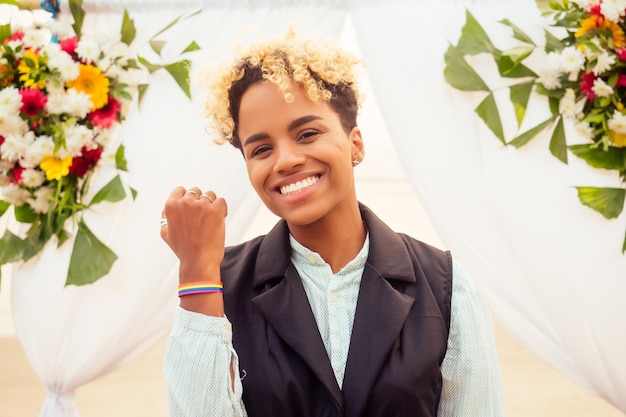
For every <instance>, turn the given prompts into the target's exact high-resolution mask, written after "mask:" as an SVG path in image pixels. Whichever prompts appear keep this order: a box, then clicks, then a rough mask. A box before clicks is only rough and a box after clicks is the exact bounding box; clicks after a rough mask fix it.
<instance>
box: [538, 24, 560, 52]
mask: <svg viewBox="0 0 626 417" xmlns="http://www.w3.org/2000/svg"><path fill="white" fill-rule="evenodd" d="M543 33H544V35H545V37H546V42H545V46H544V49H545V51H546V53H550V52H554V51H560V50H562V49H563V48H564V45H563V43H562V42H561V40H560V39H559V38H557V37H556V36H554V35H553V34H552V33H550V32H549V31H548V30H547V29H544V30H543Z"/></svg>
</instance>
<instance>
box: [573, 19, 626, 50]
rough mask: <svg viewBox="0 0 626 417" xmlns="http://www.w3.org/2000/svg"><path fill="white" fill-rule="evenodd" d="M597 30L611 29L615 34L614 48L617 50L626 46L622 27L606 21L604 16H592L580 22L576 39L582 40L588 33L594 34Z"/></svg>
mask: <svg viewBox="0 0 626 417" xmlns="http://www.w3.org/2000/svg"><path fill="white" fill-rule="evenodd" d="M596 29H599V30H606V29H609V30H610V31H611V33H612V34H613V45H614V46H613V47H614V48H615V49H618V48H623V47H624V46H626V35H625V34H624V31H623V30H622V28H621V27H619V25H618V24H617V23H615V22H611V21H610V20H607V19H605V18H604V17H602V16H597V15H592V16H589V17H588V18H586V19H584V20H582V21H581V22H580V28H578V30H577V31H576V35H575V36H576V37H577V38H580V37H581V36H583V35H585V34H586V33H588V32H592V31H594V30H596Z"/></svg>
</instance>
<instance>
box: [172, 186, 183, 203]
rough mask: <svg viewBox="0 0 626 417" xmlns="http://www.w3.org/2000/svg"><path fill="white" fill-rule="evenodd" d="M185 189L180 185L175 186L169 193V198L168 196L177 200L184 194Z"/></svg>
mask: <svg viewBox="0 0 626 417" xmlns="http://www.w3.org/2000/svg"><path fill="white" fill-rule="evenodd" d="M185 191H187V190H186V189H185V187H182V186H180V185H179V186H178V187H175V188H174V189H173V190H172V192H171V193H170V197H169V198H170V199H174V200H178V199H180V198H181V197H182V196H183V195H185Z"/></svg>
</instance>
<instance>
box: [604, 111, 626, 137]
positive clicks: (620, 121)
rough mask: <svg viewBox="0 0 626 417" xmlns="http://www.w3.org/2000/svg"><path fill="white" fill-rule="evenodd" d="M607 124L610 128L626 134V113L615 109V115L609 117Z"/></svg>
mask: <svg viewBox="0 0 626 417" xmlns="http://www.w3.org/2000/svg"><path fill="white" fill-rule="evenodd" d="M607 126H608V127H609V130H611V131H613V132H615V133H619V134H622V135H623V134H626V115H623V114H622V113H621V112H619V111H617V110H615V113H613V117H611V118H610V119H609V121H608V122H607Z"/></svg>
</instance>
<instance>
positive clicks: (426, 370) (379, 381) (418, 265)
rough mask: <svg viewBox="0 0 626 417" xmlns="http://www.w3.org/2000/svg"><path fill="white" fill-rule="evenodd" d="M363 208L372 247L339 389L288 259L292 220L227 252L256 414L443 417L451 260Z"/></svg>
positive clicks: (225, 275)
mask: <svg viewBox="0 0 626 417" xmlns="http://www.w3.org/2000/svg"><path fill="white" fill-rule="evenodd" d="M360 208H361V214H362V216H363V220H364V222H365V224H366V226H367V229H368V231H369V237H370V249H369V256H368V260H367V263H366V265H365V269H364V272H363V277H362V281H361V286H360V290H359V297H358V301H357V308H356V313H355V319H354V326H353V330H352V336H351V341H350V348H349V353H348V360H347V364H346V371H345V376H344V382H343V389H342V390H340V388H339V386H338V384H337V381H336V379H335V376H334V373H333V370H332V368H331V365H330V361H329V359H328V355H327V353H326V350H325V348H324V344H323V342H322V339H321V337H320V334H319V331H318V328H317V324H316V322H315V318H314V316H313V313H312V311H311V308H310V306H309V302H308V299H307V296H306V293H305V291H304V287H303V285H302V282H301V279H300V277H299V276H298V273H297V272H296V269H295V267H294V266H293V265H292V264H291V262H290V254H291V247H290V245H289V230H288V227H287V224H286V222H285V221H280V222H279V223H278V224H277V225H276V226H275V227H274V228H273V229H272V230H271V231H270V233H268V234H267V235H266V236H261V237H258V238H256V239H254V240H251V241H249V242H246V243H243V244H241V245H237V246H233V247H229V248H227V250H226V254H225V258H224V262H223V263H222V271H221V273H222V280H223V282H224V303H225V310H226V315H227V316H228V318H229V320H230V321H231V323H232V325H233V345H234V348H235V350H236V351H237V354H238V356H239V361H240V362H239V365H240V366H239V369H240V372H241V377H242V384H243V401H244V404H245V406H246V410H247V411H248V414H249V416H250V417H255V416H258V417H272V416H276V417H279V416H285V417H308V416H311V417H313V416H316V417H317V416H348V417H357V416H380V417H390V416H411V417H416V416H436V415H437V407H438V404H439V397H440V394H441V372H440V366H441V363H442V361H443V358H444V356H445V353H446V348H447V340H448V331H449V327H450V300H451V293H452V258H451V256H450V253H449V252H443V251H440V250H439V249H436V248H434V247H432V246H429V245H427V244H425V243H422V242H419V241H417V240H415V239H412V238H410V237H408V236H406V235H403V234H397V233H395V232H393V231H392V230H391V229H389V227H388V226H387V225H385V224H384V223H383V222H382V221H381V220H380V219H379V218H378V217H376V216H375V215H374V213H373V212H372V211H370V210H369V209H368V208H367V207H365V206H363V205H361V206H360Z"/></svg>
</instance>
